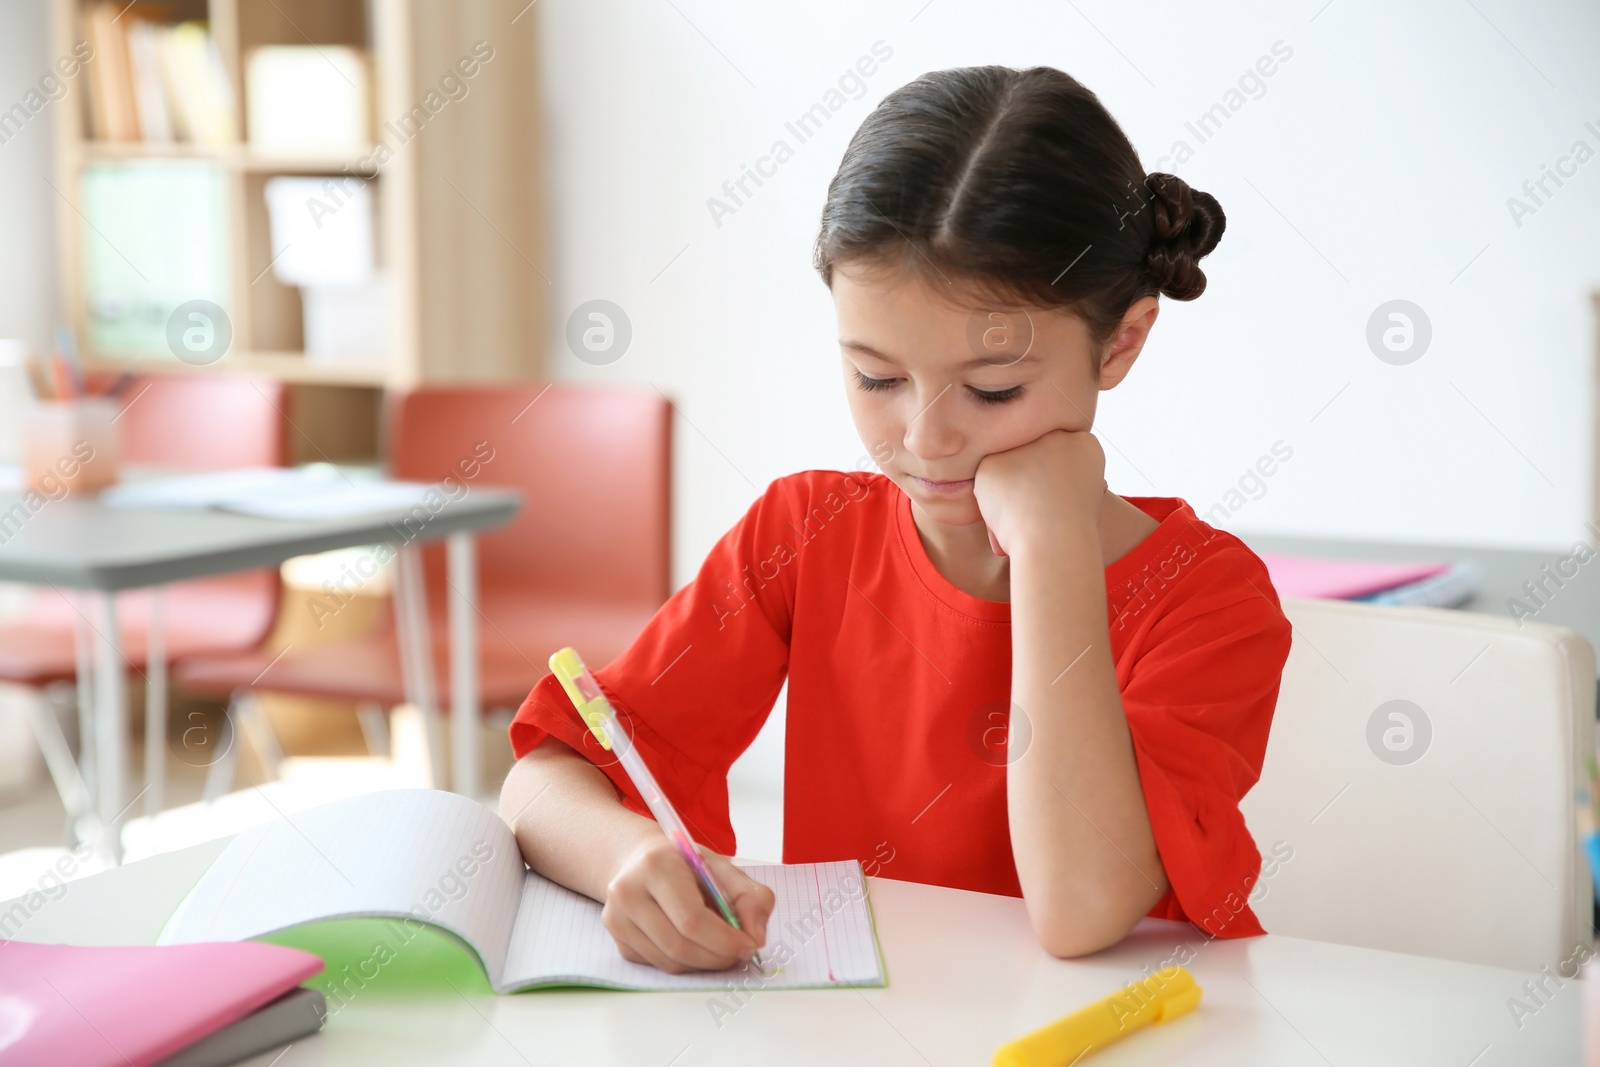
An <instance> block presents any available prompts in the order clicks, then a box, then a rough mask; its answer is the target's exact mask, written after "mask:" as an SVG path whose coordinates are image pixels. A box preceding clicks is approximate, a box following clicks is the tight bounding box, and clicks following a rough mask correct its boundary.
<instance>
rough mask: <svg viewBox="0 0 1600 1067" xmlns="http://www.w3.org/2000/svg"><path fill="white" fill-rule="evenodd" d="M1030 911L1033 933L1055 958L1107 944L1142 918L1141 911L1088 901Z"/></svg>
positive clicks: (1091, 951) (1066, 957)
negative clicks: (1134, 911) (1093, 903)
mask: <svg viewBox="0 0 1600 1067" xmlns="http://www.w3.org/2000/svg"><path fill="white" fill-rule="evenodd" d="M1029 910H1030V912H1031V913H1032V920H1033V932H1034V936H1035V937H1037V938H1038V939H1039V945H1040V947H1042V948H1043V949H1044V950H1045V951H1046V952H1048V953H1050V955H1052V956H1054V957H1056V958H1057V959H1063V960H1070V959H1077V958H1078V957H1080V956H1089V955H1092V954H1094V953H1096V952H1099V951H1100V950H1101V949H1107V948H1110V947H1111V946H1112V945H1115V944H1116V943H1117V942H1118V941H1121V940H1122V939H1123V938H1124V937H1127V936H1128V934H1129V933H1130V932H1132V930H1133V928H1134V927H1135V926H1136V925H1138V923H1139V920H1140V919H1141V918H1143V913H1142V912H1141V913H1137V914H1136V913H1133V912H1132V910H1131V909H1129V908H1127V907H1124V906H1119V905H1118V904H1115V903H1109V904H1108V905H1107V906H1104V907H1096V906H1094V905H1092V904H1090V903H1088V902H1087V901H1083V900H1074V901H1061V902H1059V903H1058V904H1056V905H1054V906H1051V907H1048V908H1044V909H1037V910H1035V909H1032V908H1030V909H1029Z"/></svg>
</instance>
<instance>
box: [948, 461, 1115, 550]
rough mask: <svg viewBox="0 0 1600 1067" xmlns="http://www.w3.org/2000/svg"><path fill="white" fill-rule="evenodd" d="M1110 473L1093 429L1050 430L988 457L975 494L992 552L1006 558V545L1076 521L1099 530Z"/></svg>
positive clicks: (974, 485) (980, 466)
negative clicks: (1023, 443) (1025, 442)
mask: <svg viewBox="0 0 1600 1067" xmlns="http://www.w3.org/2000/svg"><path fill="white" fill-rule="evenodd" d="M1105 473H1106V454H1105V451H1104V450H1103V449H1102V448H1101V447H1100V442H1099V441H1098V440H1097V439H1096V438H1095V436H1094V434H1093V433H1091V432H1090V431H1088V430H1051V431H1050V432H1049V433H1047V434H1045V435H1043V436H1042V437H1038V438H1035V439H1034V440H1032V441H1029V442H1028V443H1027V444H1025V445H1020V446H1018V447H1017V448H1013V449H1009V450H1007V451H1005V452H993V453H990V454H989V455H987V456H984V457H983V459H981V460H979V462H978V470H977V472H976V474H974V476H973V481H972V493H973V496H975V497H976V498H977V501H978V511H979V512H980V513H982V515H983V521H984V524H985V525H987V526H988V527H989V547H990V548H992V549H993V550H994V553H995V555H997V556H1004V555H1006V550H1005V547H1004V546H1005V545H1008V544H1013V545H1014V544H1016V543H1017V540H1018V539H1020V538H1026V537H1032V536H1034V535H1036V534H1039V533H1047V532H1048V531H1050V530H1054V529H1058V528H1060V526H1062V525H1064V524H1068V523H1074V522H1086V523H1088V524H1089V527H1090V529H1094V530H1098V528H1099V516H1100V502H1101V500H1102V499H1103V498H1104V496H1105V494H1106V492H1107V490H1108V486H1107V484H1106V480H1105ZM1097 482H1098V483H1099V484H1098V485H1097V484H1095V483H1097Z"/></svg>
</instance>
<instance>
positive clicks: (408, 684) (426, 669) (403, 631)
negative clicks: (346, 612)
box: [394, 545, 445, 789]
mask: <svg viewBox="0 0 1600 1067" xmlns="http://www.w3.org/2000/svg"><path fill="white" fill-rule="evenodd" d="M395 563H396V567H395V583H394V607H395V636H396V637H398V638H399V641H400V674H401V677H402V678H403V679H404V681H405V689H406V700H407V701H408V702H410V703H411V704H412V705H414V706H415V707H416V708H417V710H418V711H420V712H421V713H422V726H423V732H424V733H425V734H426V735H427V738H428V770H429V774H430V776H431V778H432V779H433V780H432V781H431V782H430V783H429V784H430V785H432V786H433V787H434V788H435V789H443V788H444V784H445V766H444V737H443V731H442V730H440V729H439V701H438V687H437V685H436V683H435V680H434V672H433V638H432V635H431V633H430V625H429V622H428V590H427V586H426V584H425V583H424V581H423V576H422V551H421V549H419V548H416V547H413V546H409V545H408V546H406V547H404V548H401V549H400V552H399V557H398V558H397V559H396V560H395Z"/></svg>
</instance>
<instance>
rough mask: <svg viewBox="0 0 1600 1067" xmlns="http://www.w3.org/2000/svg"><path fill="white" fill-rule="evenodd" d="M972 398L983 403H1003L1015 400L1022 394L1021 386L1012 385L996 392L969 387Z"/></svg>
mask: <svg viewBox="0 0 1600 1067" xmlns="http://www.w3.org/2000/svg"><path fill="white" fill-rule="evenodd" d="M970 391H971V393H972V396H973V398H974V399H976V400H977V401H979V402H980V403H983V404H1004V403H1006V402H1007V401H1011V400H1015V399H1016V398H1017V397H1019V396H1021V395H1022V386H1020V385H1013V386H1012V387H1011V388H1010V389H1001V390H999V391H998V392H993V393H987V392H984V391H983V390H982V389H971V390H970Z"/></svg>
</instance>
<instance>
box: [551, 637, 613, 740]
mask: <svg viewBox="0 0 1600 1067" xmlns="http://www.w3.org/2000/svg"><path fill="white" fill-rule="evenodd" d="M550 673H552V674H554V675H555V676H556V678H557V680H559V681H560V682H561V688H563V689H565V690H566V691H567V697H568V699H570V700H571V701H572V706H573V707H575V708H577V709H578V714H579V715H582V716H583V721H584V722H586V723H588V724H589V732H590V733H592V734H594V736H595V739H596V740H598V741H599V742H600V747H601V748H604V749H607V750H609V749H610V748H611V738H610V737H608V736H606V712H607V711H608V710H610V704H609V702H608V701H607V700H606V698H605V694H604V693H602V692H601V691H600V683H599V682H597V681H595V680H594V675H592V674H590V673H589V668H588V667H585V666H584V665H583V660H582V658H581V657H579V655H578V650H577V649H575V648H572V647H571V646H568V647H567V648H563V649H562V650H561V651H560V652H556V653H554V654H552V655H551V657H550Z"/></svg>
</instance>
